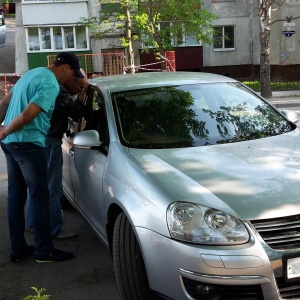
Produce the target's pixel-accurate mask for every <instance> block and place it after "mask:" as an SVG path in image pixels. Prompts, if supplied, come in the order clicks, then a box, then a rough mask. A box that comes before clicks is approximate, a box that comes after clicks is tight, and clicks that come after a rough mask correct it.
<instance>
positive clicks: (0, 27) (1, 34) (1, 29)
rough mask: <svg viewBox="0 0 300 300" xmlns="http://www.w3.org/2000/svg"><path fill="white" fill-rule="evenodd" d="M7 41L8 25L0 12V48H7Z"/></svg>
mask: <svg viewBox="0 0 300 300" xmlns="http://www.w3.org/2000/svg"><path fill="white" fill-rule="evenodd" d="M5 39H6V25H5V18H4V15H3V13H2V12H0V47H4V46H5Z"/></svg>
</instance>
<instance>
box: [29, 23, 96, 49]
mask: <svg viewBox="0 0 300 300" xmlns="http://www.w3.org/2000/svg"><path fill="white" fill-rule="evenodd" d="M67 27H68V28H72V32H73V39H74V42H73V43H74V47H72V48H71V47H70V48H68V47H66V43H65V35H64V33H65V28H67ZM80 27H83V28H84V29H85V39H84V40H85V41H84V42H86V48H79V47H78V48H77V45H78V42H77V35H78V32H77V31H76V29H77V28H78V29H80ZM48 28H49V33H50V43H51V44H50V48H48V49H45V48H43V42H44V39H43V34H42V32H43V30H44V29H48ZM54 28H60V32H61V44H62V48H55V47H56V42H55V35H54V32H55V30H54ZM30 29H37V30H38V35H37V36H33V37H35V38H36V40H37V41H38V43H39V44H38V45H39V49H31V47H30V43H31V42H30V40H31V39H32V37H30V36H29V30H30ZM25 35H26V47H27V52H28V53H36V52H49V51H51V52H61V51H88V50H90V41H89V32H88V28H87V27H84V26H78V25H74V24H68V25H60V26H28V27H25ZM84 42H83V44H84Z"/></svg>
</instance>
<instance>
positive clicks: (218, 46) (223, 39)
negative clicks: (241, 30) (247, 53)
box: [213, 26, 234, 50]
mask: <svg viewBox="0 0 300 300" xmlns="http://www.w3.org/2000/svg"><path fill="white" fill-rule="evenodd" d="M213 29H214V36H213V45H214V50H224V49H234V26H216V27H214V28H213Z"/></svg>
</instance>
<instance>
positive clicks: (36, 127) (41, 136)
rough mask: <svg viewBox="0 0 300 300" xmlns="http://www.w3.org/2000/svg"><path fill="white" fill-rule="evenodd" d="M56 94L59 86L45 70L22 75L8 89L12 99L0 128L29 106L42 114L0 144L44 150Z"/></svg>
mask: <svg viewBox="0 0 300 300" xmlns="http://www.w3.org/2000/svg"><path fill="white" fill-rule="evenodd" d="M58 93H59V84H58V82H57V79H56V77H55V76H54V74H53V72H52V71H50V70H49V69H48V68H45V67H40V68H35V69H32V70H30V71H28V72H26V73H25V74H24V75H23V76H22V77H21V78H20V79H19V80H18V81H17V83H16V85H15V86H14V87H13V88H12V98H11V100H10V103H9V106H8V110H7V113H6V116H5V120H4V124H3V125H4V126H7V125H8V124H9V123H10V122H11V121H12V120H13V119H14V118H15V117H16V116H18V115H19V114H20V113H22V112H23V111H24V109H25V108H26V106H27V105H28V104H29V103H30V102H33V103H35V104H36V105H38V106H39V107H41V108H42V111H41V112H40V113H39V114H38V115H37V116H36V117H35V118H34V119H33V120H32V121H31V122H29V123H28V124H26V125H25V126H24V127H22V128H21V129H19V130H17V131H15V132H12V133H11V134H9V135H8V136H6V137H5V138H4V139H3V140H2V142H3V143H5V144H9V143H14V142H32V143H35V144H37V145H38V146H41V147H45V137H46V134H47V132H48V130H49V127H50V119H51V116H52V112H53V109H54V104H55V99H56V97H57V95H58Z"/></svg>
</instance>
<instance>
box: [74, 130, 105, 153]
mask: <svg viewBox="0 0 300 300" xmlns="http://www.w3.org/2000/svg"><path fill="white" fill-rule="evenodd" d="M100 145H101V142H100V139H99V133H98V132H97V131H96V130H86V131H81V132H79V133H77V134H75V136H74V138H73V146H74V147H76V148H80V149H98V148H99V146H100Z"/></svg>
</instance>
